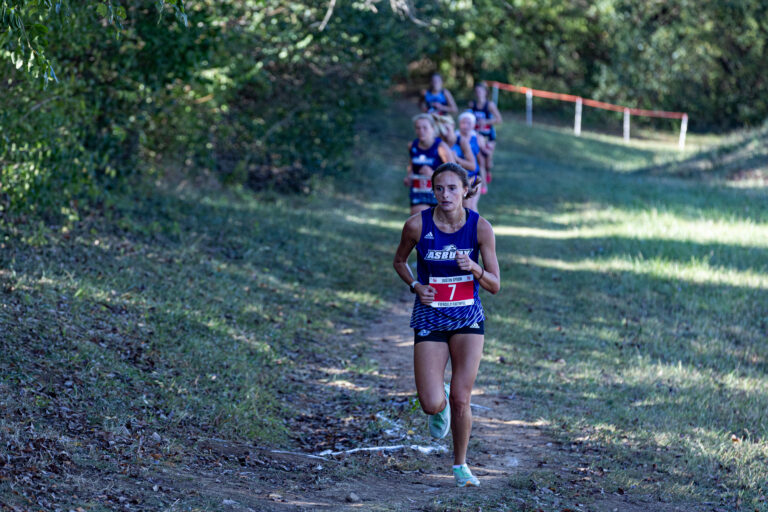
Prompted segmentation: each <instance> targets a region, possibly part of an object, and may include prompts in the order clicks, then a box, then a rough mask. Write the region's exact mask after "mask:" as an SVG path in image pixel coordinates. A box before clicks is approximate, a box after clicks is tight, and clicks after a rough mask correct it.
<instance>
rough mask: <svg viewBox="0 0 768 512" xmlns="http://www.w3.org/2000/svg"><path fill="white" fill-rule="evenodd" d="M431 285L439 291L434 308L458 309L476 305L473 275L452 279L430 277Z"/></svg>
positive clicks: (453, 277)
mask: <svg viewBox="0 0 768 512" xmlns="http://www.w3.org/2000/svg"><path fill="white" fill-rule="evenodd" d="M429 284H430V286H432V288H434V289H435V290H437V294H435V300H434V301H433V302H432V304H430V305H431V306H432V307H433V308H457V307H461V306H471V305H473V304H474V303H475V278H474V276H472V275H471V274H469V275H463V276H450V277H433V276H430V277H429Z"/></svg>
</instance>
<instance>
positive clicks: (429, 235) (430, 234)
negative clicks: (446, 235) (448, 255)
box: [424, 231, 435, 240]
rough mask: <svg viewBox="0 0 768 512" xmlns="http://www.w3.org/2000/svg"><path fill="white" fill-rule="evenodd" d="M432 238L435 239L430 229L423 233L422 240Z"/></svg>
mask: <svg viewBox="0 0 768 512" xmlns="http://www.w3.org/2000/svg"><path fill="white" fill-rule="evenodd" d="M434 239H435V235H433V234H432V232H431V231H430V232H429V233H427V234H426V235H424V240H434Z"/></svg>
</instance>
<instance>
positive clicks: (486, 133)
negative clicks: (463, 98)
mask: <svg viewBox="0 0 768 512" xmlns="http://www.w3.org/2000/svg"><path fill="white" fill-rule="evenodd" d="M469 108H470V109H471V110H472V113H473V114H475V117H476V118H477V125H476V130H477V133H478V134H480V135H481V136H482V140H481V144H480V149H481V153H480V158H481V160H482V161H483V162H482V163H483V166H484V167H485V170H486V171H487V173H486V181H487V182H488V183H490V182H491V169H492V168H493V152H494V150H495V149H496V126H497V125H500V124H501V122H502V119H501V112H499V109H498V107H496V104H495V103H494V102H492V101H489V100H488V89H487V88H486V86H485V84H484V83H482V82H481V83H479V84H477V85H476V86H475V100H474V101H471V102H470V103H469Z"/></svg>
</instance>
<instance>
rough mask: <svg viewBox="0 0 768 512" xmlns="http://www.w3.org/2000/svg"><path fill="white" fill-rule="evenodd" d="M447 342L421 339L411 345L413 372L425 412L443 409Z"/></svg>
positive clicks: (436, 411) (447, 351) (431, 412)
mask: <svg viewBox="0 0 768 512" xmlns="http://www.w3.org/2000/svg"><path fill="white" fill-rule="evenodd" d="M448 356H449V350H448V344H447V343H444V342H442V341H421V342H419V343H416V344H415V345H414V346H413V372H414V376H415V377H416V391H417V392H418V394H419V403H420V404H421V408H422V409H423V410H424V412H425V413H427V414H437V413H439V412H440V411H442V410H443V409H445V406H446V403H445V389H444V386H443V383H444V382H445V380H444V379H445V367H446V366H447V365H448Z"/></svg>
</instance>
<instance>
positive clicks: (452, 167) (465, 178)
mask: <svg viewBox="0 0 768 512" xmlns="http://www.w3.org/2000/svg"><path fill="white" fill-rule="evenodd" d="M445 172H452V173H454V174H455V175H456V176H458V177H459V180H461V184H462V185H464V186H465V187H467V189H468V190H467V195H466V196H464V199H469V198H470V197H472V196H474V195H475V193H476V192H477V190H478V189H477V187H475V188H473V187H472V185H471V184H470V183H469V174H467V170H466V169H464V168H463V167H462V166H460V165H459V164H456V163H453V162H446V163H444V164H442V165H441V166H440V167H438V168H437V169H435V172H434V174H432V189H433V190H434V188H435V181H437V177H438V176H440V175H441V174H443V173H445Z"/></svg>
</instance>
